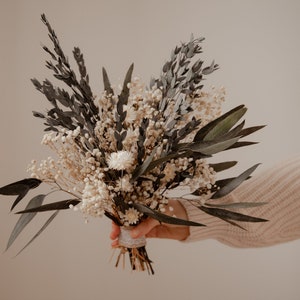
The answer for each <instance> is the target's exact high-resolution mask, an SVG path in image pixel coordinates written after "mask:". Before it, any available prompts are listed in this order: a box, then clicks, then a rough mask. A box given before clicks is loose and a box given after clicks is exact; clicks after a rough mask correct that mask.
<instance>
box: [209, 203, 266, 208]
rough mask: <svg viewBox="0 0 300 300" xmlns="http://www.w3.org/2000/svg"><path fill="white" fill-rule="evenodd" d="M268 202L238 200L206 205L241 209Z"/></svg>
mask: <svg viewBox="0 0 300 300" xmlns="http://www.w3.org/2000/svg"><path fill="white" fill-rule="evenodd" d="M265 204H267V202H236V203H226V204H213V203H206V204H205V205H206V206H209V207H216V208H226V209H228V208H229V209H230V208H234V209H240V208H251V207H257V206H262V205H265Z"/></svg>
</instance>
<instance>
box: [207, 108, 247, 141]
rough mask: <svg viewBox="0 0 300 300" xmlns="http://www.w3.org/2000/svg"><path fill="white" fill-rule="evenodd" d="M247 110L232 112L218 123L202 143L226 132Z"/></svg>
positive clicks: (241, 109)
mask: <svg viewBox="0 0 300 300" xmlns="http://www.w3.org/2000/svg"><path fill="white" fill-rule="evenodd" d="M246 111H247V108H246V107H241V108H240V109H239V110H237V111H234V112H232V113H231V114H229V115H228V116H227V117H226V118H224V119H222V120H221V121H219V122H218V123H217V124H216V125H215V126H214V127H213V128H212V129H211V130H210V131H209V132H208V133H207V134H206V135H205V137H204V139H203V140H204V141H211V140H214V139H216V138H218V137H220V136H222V135H223V134H225V133H226V132H228V131H229V130H230V129H231V128H232V127H233V126H234V125H235V124H236V123H237V122H238V121H239V120H240V119H241V117H242V116H243V115H244V114H245V113H246Z"/></svg>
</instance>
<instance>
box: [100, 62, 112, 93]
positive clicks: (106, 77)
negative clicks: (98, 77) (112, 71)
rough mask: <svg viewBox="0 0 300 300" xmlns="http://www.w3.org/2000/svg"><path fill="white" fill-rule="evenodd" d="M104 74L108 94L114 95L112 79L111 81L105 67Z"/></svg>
mask: <svg viewBox="0 0 300 300" xmlns="http://www.w3.org/2000/svg"><path fill="white" fill-rule="evenodd" d="M102 76H103V83H104V89H105V91H106V93H107V95H113V94H114V90H113V89H112V87H111V85H110V81H109V78H108V75H107V72H106V70H105V69H104V68H102Z"/></svg>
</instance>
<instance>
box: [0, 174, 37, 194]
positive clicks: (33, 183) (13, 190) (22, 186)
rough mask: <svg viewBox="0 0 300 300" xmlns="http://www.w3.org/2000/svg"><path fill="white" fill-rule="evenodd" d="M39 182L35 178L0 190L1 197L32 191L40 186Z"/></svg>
mask: <svg viewBox="0 0 300 300" xmlns="http://www.w3.org/2000/svg"><path fill="white" fill-rule="evenodd" d="M41 182H42V181H41V180H39V179H36V178H26V179H23V180H20V181H17V182H14V183H11V184H8V185H6V186H3V187H1V188H0V194H1V195H19V194H21V193H22V192H24V191H26V190H29V189H34V188H36V187H38V186H39V185H40V184H41Z"/></svg>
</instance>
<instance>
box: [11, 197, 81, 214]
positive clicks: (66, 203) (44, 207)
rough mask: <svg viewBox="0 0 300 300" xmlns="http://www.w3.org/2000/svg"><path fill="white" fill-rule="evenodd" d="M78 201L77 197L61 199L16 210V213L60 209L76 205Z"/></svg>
mask: <svg viewBox="0 0 300 300" xmlns="http://www.w3.org/2000/svg"><path fill="white" fill-rule="evenodd" d="M78 203H80V200H78V199H69V200H62V201H58V202H54V203H49V204H45V205H42V206H38V207H35V208H30V209H25V210H22V211H18V212H17V214H24V213H30V212H41V211H49V210H62V209H68V208H70V205H73V206H75V205H77V204H78Z"/></svg>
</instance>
